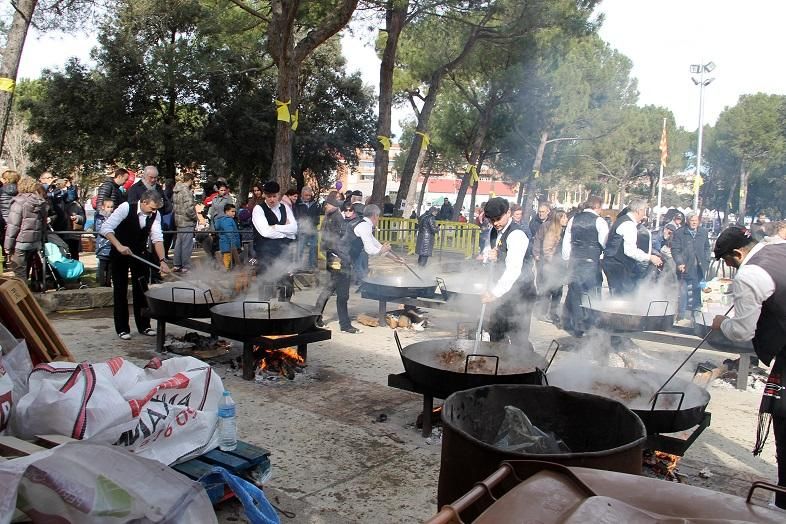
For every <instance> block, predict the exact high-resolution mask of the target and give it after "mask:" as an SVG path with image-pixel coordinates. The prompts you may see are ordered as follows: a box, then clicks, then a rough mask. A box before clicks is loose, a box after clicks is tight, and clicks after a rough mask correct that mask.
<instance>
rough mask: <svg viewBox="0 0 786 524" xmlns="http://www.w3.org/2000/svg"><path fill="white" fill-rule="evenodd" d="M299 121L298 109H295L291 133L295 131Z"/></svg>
mask: <svg viewBox="0 0 786 524" xmlns="http://www.w3.org/2000/svg"><path fill="white" fill-rule="evenodd" d="M299 121H300V109H295V114H294V115H292V131H297V125H298V123H299Z"/></svg>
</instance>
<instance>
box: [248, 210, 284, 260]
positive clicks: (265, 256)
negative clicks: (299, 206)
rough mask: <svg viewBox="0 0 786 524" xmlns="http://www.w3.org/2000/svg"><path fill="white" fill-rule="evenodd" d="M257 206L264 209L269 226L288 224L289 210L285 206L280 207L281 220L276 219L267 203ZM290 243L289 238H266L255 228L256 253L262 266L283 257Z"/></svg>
mask: <svg viewBox="0 0 786 524" xmlns="http://www.w3.org/2000/svg"><path fill="white" fill-rule="evenodd" d="M257 205H258V206H259V207H260V208H262V212H263V213H264V214H265V220H267V223H268V225H269V226H275V225H279V226H283V225H284V224H286V223H287V208H286V206H284V205H283V204H280V205H279V209H280V210H281V218H276V215H275V214H273V211H271V210H270V208H269V207H267V204H265V202H260V203H259V204H257ZM290 242H291V239H289V238H265V237H263V236H262V235H260V234H259V231H257V229H256V228H254V251H256V253H257V258H258V259H260V264H263V265H264V264H267V265H269V264H271V263H272V258H275V257H277V256H279V255H281V253H282V252H283V251H284V248H285V247H286V246H287V244H289V243H290Z"/></svg>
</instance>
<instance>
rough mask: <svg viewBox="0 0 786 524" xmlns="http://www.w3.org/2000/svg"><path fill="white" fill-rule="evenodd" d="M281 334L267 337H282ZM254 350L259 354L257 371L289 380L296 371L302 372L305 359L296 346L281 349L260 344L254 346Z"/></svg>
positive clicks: (293, 376)
mask: <svg viewBox="0 0 786 524" xmlns="http://www.w3.org/2000/svg"><path fill="white" fill-rule="evenodd" d="M284 336H291V335H282V336H276V337H273V336H271V337H269V338H282V337H284ZM254 351H255V352H259V353H260V354H261V356H260V359H259V371H263V372H266V373H272V374H276V373H277V374H279V375H281V376H282V377H286V378H288V379H289V380H293V379H294V378H295V374H296V373H302V372H303V368H304V367H306V361H305V360H304V359H303V357H301V356H300V355H299V354H298V352H297V348H295V347H294V346H292V347H286V348H282V349H268V348H264V347H262V346H254Z"/></svg>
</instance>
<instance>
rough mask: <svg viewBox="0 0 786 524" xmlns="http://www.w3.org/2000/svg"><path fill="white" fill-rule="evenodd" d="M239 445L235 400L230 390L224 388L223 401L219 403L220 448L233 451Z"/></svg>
mask: <svg viewBox="0 0 786 524" xmlns="http://www.w3.org/2000/svg"><path fill="white" fill-rule="evenodd" d="M236 447H237V422H236V420H235V402H234V401H233V400H232V395H230V394H229V390H226V389H225V390H224V395H223V396H222V397H221V403H220V404H219V405H218V449H220V450H221V451H232V450H234V449H235V448H236Z"/></svg>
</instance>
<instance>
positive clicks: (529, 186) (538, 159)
mask: <svg viewBox="0 0 786 524" xmlns="http://www.w3.org/2000/svg"><path fill="white" fill-rule="evenodd" d="M548 141H549V132H548V131H542V132H541V133H540V142H539V143H538V149H537V151H535V160H533V161H532V173H530V175H529V177H527V179H526V180H527V183H526V185H525V186H524V195H522V197H521V206H522V208H523V212H524V217H525V218H526V220H529V219H530V217H531V216H532V211H533V210H532V197H533V196H534V195H535V193H536V192H537V191H536V190H537V184H538V182H537V180H536V179H535V177H536V176H538V177H539V176H540V168H541V167H542V166H543V155H544V153H545V152H546V144H547V143H548Z"/></svg>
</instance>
